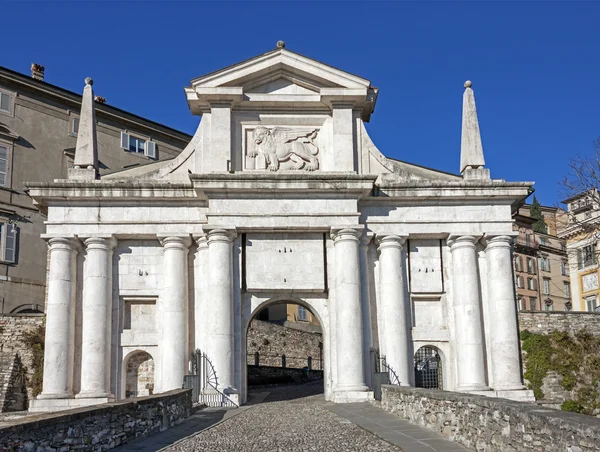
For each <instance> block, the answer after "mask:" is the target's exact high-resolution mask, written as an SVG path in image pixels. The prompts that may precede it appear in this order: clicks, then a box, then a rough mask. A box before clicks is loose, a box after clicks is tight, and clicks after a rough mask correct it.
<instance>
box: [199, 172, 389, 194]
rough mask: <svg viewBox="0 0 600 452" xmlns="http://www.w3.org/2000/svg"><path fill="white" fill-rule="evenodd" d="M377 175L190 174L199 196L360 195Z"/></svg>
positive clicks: (372, 182) (287, 173)
mask: <svg viewBox="0 0 600 452" xmlns="http://www.w3.org/2000/svg"><path fill="white" fill-rule="evenodd" d="M376 179H377V176H374V175H360V174H356V173H333V172H323V173H310V174H309V173H298V172H277V173H273V172H270V171H269V172H268V171H265V172H258V171H256V172H249V171H248V172H238V173H208V174H191V175H190V180H191V181H192V184H193V186H194V189H195V190H196V192H197V193H198V196H200V197H202V198H210V197H211V196H218V197H240V198H247V197H250V198H273V197H277V196H278V195H283V196H287V195H301V196H304V197H310V196H311V194H314V195H328V196H331V197H353V198H361V197H364V196H368V195H369V194H370V193H371V191H372V190H373V184H374V183H375V180H376Z"/></svg>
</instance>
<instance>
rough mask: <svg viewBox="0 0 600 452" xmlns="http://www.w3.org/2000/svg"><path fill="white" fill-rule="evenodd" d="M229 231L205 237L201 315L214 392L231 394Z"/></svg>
mask: <svg viewBox="0 0 600 452" xmlns="http://www.w3.org/2000/svg"><path fill="white" fill-rule="evenodd" d="M233 238H234V233H233V231H228V230H225V229H213V230H211V231H210V232H209V233H208V267H209V274H208V275H209V276H208V278H209V280H208V293H210V297H211V301H210V303H206V305H205V308H204V314H205V315H206V318H207V319H210V321H209V322H207V323H206V324H205V325H206V331H205V336H204V339H205V346H204V349H205V351H206V354H207V356H208V358H209V359H210V361H211V362H212V364H213V366H214V370H215V373H216V376H217V383H218V385H217V386H218V388H219V389H221V390H223V391H225V392H227V393H233V392H235V391H236V388H235V380H234V359H233V357H234V351H235V349H234V332H233V313H234V310H233V286H232V284H233Z"/></svg>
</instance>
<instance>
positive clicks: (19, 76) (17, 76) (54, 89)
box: [0, 66, 192, 141]
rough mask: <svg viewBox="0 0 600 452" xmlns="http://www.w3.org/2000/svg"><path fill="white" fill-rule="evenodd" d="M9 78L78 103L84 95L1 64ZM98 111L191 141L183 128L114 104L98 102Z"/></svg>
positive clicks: (1, 72)
mask: <svg viewBox="0 0 600 452" xmlns="http://www.w3.org/2000/svg"><path fill="white" fill-rule="evenodd" d="M1 78H7V79H9V80H10V81H12V82H13V83H15V82H16V83H20V84H23V85H27V86H30V87H32V88H34V89H37V90H38V91H43V92H45V93H47V94H51V95H54V96H58V97H63V98H64V97H66V98H67V99H68V100H70V101H72V102H76V103H77V104H81V99H82V95H81V94H78V93H75V92H73V91H69V90H67V89H65V88H61V87H60V86H57V85H53V84H52V83H48V82H46V81H43V80H37V79H34V78H32V77H30V76H28V75H25V74H23V73H21V72H17V71H13V70H12V69H9V68H6V67H4V66H0V79H1ZM96 111H99V112H103V113H108V114H112V115H116V116H121V117H123V116H125V117H127V116H128V117H130V118H131V119H132V120H137V121H142V122H145V123H147V124H148V125H150V126H154V127H158V128H162V129H165V132H167V133H169V132H170V133H172V134H175V135H178V138H180V139H181V140H183V141H189V140H190V139H191V138H192V136H191V135H190V134H188V133H185V132H182V131H181V130H177V129H174V128H173V127H169V126H167V125H164V124H161V123H159V122H156V121H152V120H150V119H148V118H144V117H143V116H139V115H136V114H134V113H131V112H128V111H126V110H122V109H120V108H117V107H114V106H112V105H107V104H101V103H98V102H96Z"/></svg>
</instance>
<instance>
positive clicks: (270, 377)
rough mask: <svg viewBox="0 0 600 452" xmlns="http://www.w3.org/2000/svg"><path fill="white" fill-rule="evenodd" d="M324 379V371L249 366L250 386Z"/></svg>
mask: <svg viewBox="0 0 600 452" xmlns="http://www.w3.org/2000/svg"><path fill="white" fill-rule="evenodd" d="M322 379H323V371H322V370H312V371H310V372H307V371H305V370H304V369H290V368H285V369H284V368H281V367H269V366H248V386H258V385H274V384H290V383H293V384H299V383H307V382H309V381H316V380H322Z"/></svg>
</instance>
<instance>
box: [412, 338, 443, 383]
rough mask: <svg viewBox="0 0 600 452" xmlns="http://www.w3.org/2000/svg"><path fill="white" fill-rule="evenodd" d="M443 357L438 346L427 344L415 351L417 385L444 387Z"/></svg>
mask: <svg viewBox="0 0 600 452" xmlns="http://www.w3.org/2000/svg"><path fill="white" fill-rule="evenodd" d="M442 367H443V366H442V357H441V354H440V351H439V349H438V348H437V347H433V346H431V345H425V346H423V347H421V348H419V349H418V350H417V352H416V353H415V386H416V387H417V388H426V389H444V378H443V369H442Z"/></svg>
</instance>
